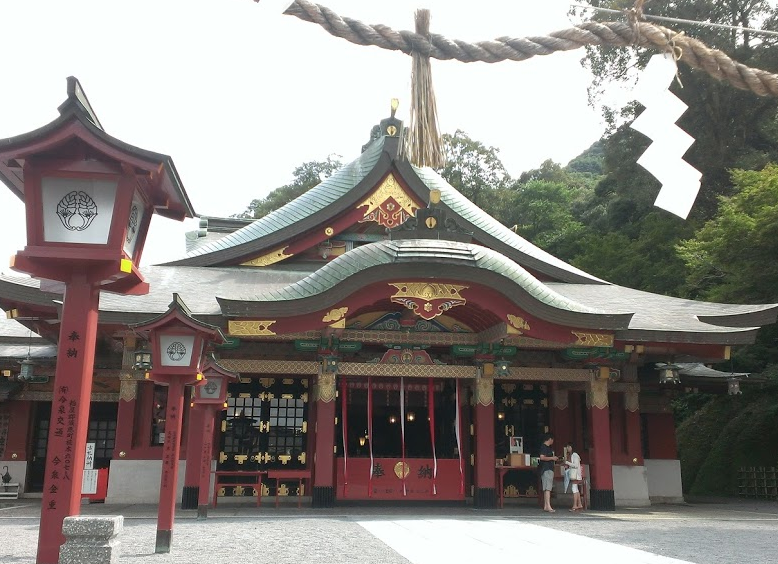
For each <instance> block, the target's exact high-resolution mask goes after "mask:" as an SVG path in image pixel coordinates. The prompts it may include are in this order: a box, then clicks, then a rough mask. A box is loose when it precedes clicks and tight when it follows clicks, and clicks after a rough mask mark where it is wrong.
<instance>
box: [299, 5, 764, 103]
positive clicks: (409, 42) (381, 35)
mask: <svg viewBox="0 0 778 564" xmlns="http://www.w3.org/2000/svg"><path fill="white" fill-rule="evenodd" d="M284 13H285V14H288V15H291V16H295V17H297V18H300V19H301V20H304V21H308V22H313V23H316V24H318V25H320V26H321V27H323V28H324V29H325V30H327V32H329V33H331V34H332V35H334V36H336V37H341V38H343V39H346V40H348V41H350V42H352V43H356V44H357V45H373V46H376V47H381V48H382V49H389V50H393V51H401V52H403V53H406V54H413V53H414V52H419V53H423V54H424V55H425V56H427V57H431V58H433V59H441V60H450V59H456V60H457V61H461V62H463V63H473V62H477V61H480V62H484V63H497V62H501V61H506V60H510V61H525V60H527V59H530V58H532V57H535V56H538V55H550V54H552V53H556V52H557V51H571V50H573V49H579V48H581V47H584V46H586V45H611V46H616V47H628V46H632V45H637V46H639V47H646V48H650V49H656V50H658V51H660V52H665V51H666V50H667V46H668V43H669V41H670V40H671V39H672V40H673V41H674V43H675V46H676V47H678V48H680V53H681V56H680V59H679V60H680V61H683V62H684V63H686V64H687V65H689V66H690V67H693V68H697V69H701V70H703V71H705V72H707V73H708V74H709V75H711V76H712V77H714V78H717V79H719V80H723V81H726V82H728V83H729V84H731V85H732V86H734V87H735V88H740V89H741V90H750V91H751V92H753V93H754V94H757V95H759V96H776V97H778V75H775V74H772V73H770V72H767V71H764V70H760V69H755V68H751V67H748V66H746V65H744V64H742V63H738V62H737V61H735V60H733V59H732V58H730V57H729V56H728V55H727V54H726V53H724V52H723V51H720V50H718V49H711V48H710V47H707V46H706V45H705V44H704V43H703V42H702V41H699V40H697V39H693V38H691V37H687V36H685V35H683V34H680V33H678V32H675V31H673V30H671V29H668V28H666V27H662V26H658V25H654V24H650V23H647V22H643V21H634V22H633V23H628V22H584V23H582V24H580V25H577V26H575V27H573V28H570V29H565V30H561V31H555V32H552V33H549V34H548V35H547V36H538V37H524V38H512V37H498V38H497V39H494V40H492V41H478V42H476V43H468V42H466V41H461V40H458V39H449V38H447V37H444V36H442V35H438V34H435V33H431V34H427V35H423V34H419V33H418V32H412V31H395V30H394V29H392V28H390V27H388V26H385V25H381V24H377V25H369V24H365V23H363V22H360V21H359V20H355V19H352V18H346V17H341V16H339V15H338V14H336V13H335V12H333V11H332V10H330V9H329V8H326V7H325V6H321V5H319V4H314V3H313V2H308V1H307V0H294V2H292V4H291V5H290V6H289V8H287V10H286V11H285V12H284Z"/></svg>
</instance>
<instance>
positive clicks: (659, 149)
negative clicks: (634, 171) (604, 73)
mask: <svg viewBox="0 0 778 564" xmlns="http://www.w3.org/2000/svg"><path fill="white" fill-rule="evenodd" d="M676 71H677V67H676V62H675V59H673V56H672V55H670V54H668V53H666V54H664V55H654V56H653V57H651V60H650V61H649V62H648V65H646V68H645V69H643V72H642V73H641V76H640V80H639V81H638V84H637V86H636V87H635V90H634V95H635V99H636V100H637V101H639V102H640V103H641V104H643V105H644V106H645V107H646V109H645V111H644V112H643V113H642V114H640V116H638V118H637V119H636V120H635V121H633V122H632V124H631V125H630V127H631V128H632V129H634V130H636V131H639V132H640V133H642V134H643V135H645V136H646V137H648V138H649V139H651V140H652V141H653V143H652V144H651V145H650V146H649V147H648V149H646V152H645V153H643V155H641V157H640V158H639V159H638V161H637V163H638V164H639V165H640V166H642V167H643V168H645V169H646V170H647V171H648V172H650V173H651V174H653V175H654V176H655V177H656V179H657V180H659V181H660V182H661V183H662V188H661V190H660V191H659V195H658V196H657V198H656V201H655V202H654V205H655V206H657V207H660V208H662V209H665V210H667V211H669V212H670V213H674V214H675V215H678V216H680V217H682V218H684V219H686V217H687V216H688V215H689V212H690V211H691V209H692V205H694V200H695V199H696V198H697V193H698V192H699V191H700V179H701V178H702V174H701V173H700V171H698V170H697V169H695V168H694V167H693V166H691V165H690V164H689V163H687V162H686V161H684V160H683V155H684V153H686V151H687V150H688V149H689V147H691V145H692V143H694V138H693V137H692V136H691V135H689V134H688V133H686V132H685V131H683V130H682V129H681V128H679V127H678V126H677V125H675V122H676V121H677V120H678V118H680V117H681V115H682V114H683V113H684V112H685V111H686V109H687V106H686V104H684V103H683V102H682V101H681V100H679V99H678V97H677V96H675V95H674V94H673V93H672V92H670V91H669V90H668V88H669V86H670V84H671V83H672V81H673V78H674V77H675V73H676Z"/></svg>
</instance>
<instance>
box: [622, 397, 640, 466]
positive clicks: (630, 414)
mask: <svg viewBox="0 0 778 564" xmlns="http://www.w3.org/2000/svg"><path fill="white" fill-rule="evenodd" d="M634 386H635V389H634V390H628V391H627V392H625V394H624V409H625V410H626V411H625V416H626V423H627V425H626V426H627V430H626V433H627V456H628V457H629V460H630V462H631V463H632V464H634V465H635V466H642V465H643V464H644V462H643V448H642V445H641V440H640V406H639V404H638V391H637V386H638V384H635V385H634Z"/></svg>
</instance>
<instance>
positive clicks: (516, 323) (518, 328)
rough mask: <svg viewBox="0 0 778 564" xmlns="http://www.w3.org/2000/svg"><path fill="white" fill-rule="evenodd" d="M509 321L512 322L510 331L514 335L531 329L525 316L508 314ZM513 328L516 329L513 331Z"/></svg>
mask: <svg viewBox="0 0 778 564" xmlns="http://www.w3.org/2000/svg"><path fill="white" fill-rule="evenodd" d="M507 318H508V323H510V325H509V327H508V333H512V334H514V335H521V334H522V332H523V331H530V330H531V329H530V327H529V323H527V322H526V321H525V320H524V318H523V317H519V316H518V315H513V314H510V313H509V314H508V315H507ZM511 328H513V329H514V331H511Z"/></svg>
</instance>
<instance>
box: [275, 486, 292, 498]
mask: <svg viewBox="0 0 778 564" xmlns="http://www.w3.org/2000/svg"><path fill="white" fill-rule="evenodd" d="M276 489H277V490H278V495H280V496H283V497H286V496H288V495H289V486H287V485H286V484H280V485H278V486H276Z"/></svg>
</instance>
